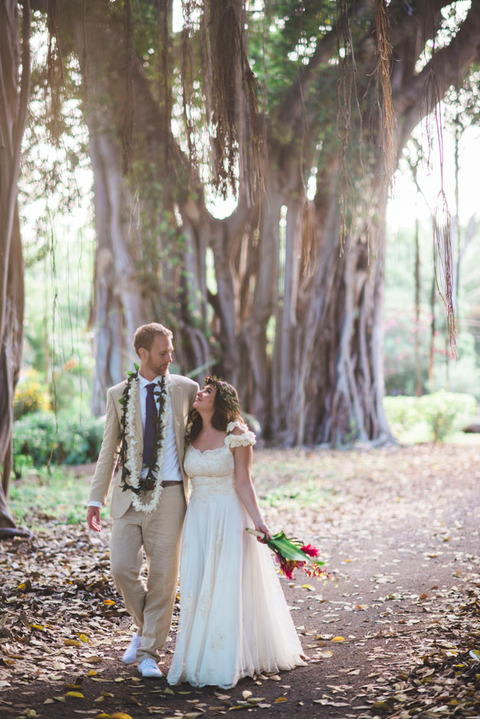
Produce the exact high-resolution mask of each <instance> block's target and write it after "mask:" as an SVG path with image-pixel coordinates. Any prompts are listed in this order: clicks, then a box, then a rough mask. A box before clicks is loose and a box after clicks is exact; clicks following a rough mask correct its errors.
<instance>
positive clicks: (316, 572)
mask: <svg viewBox="0 0 480 719" xmlns="http://www.w3.org/2000/svg"><path fill="white" fill-rule="evenodd" d="M247 532H249V533H250V534H253V535H254V536H255V537H258V538H259V539H260V540H261V541H262V542H264V543H265V544H266V545H267V547H270V549H271V550H272V552H273V553H274V554H275V559H276V561H277V563H278V564H279V565H280V571H281V573H282V574H283V575H285V577H287V578H288V579H293V571H294V570H295V569H303V571H304V572H305V573H306V574H308V576H309V577H322V576H326V574H327V572H326V571H325V569H322V567H323V565H324V564H325V562H322V560H321V559H317V557H318V555H319V554H320V552H319V550H318V549H317V548H316V547H313V546H312V545H311V544H304V545H303V546H300V545H301V542H298V543H297V540H293V539H287V537H286V536H285V532H278V534H272V536H271V537H270V538H269V539H268V538H267V537H266V536H265V534H263V532H257V531H256V530H255V529H250V528H249V527H247Z"/></svg>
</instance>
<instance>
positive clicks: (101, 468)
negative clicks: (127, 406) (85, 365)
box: [87, 389, 120, 532]
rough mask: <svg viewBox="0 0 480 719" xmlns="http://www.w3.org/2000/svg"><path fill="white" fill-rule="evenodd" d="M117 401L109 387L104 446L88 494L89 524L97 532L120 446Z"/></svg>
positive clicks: (99, 527)
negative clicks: (101, 509) (101, 508)
mask: <svg viewBox="0 0 480 719" xmlns="http://www.w3.org/2000/svg"><path fill="white" fill-rule="evenodd" d="M116 402H117V403H118V400H116V399H115V397H114V394H113V393H112V390H111V389H109V390H108V392H107V411H106V419H105V430H104V432H103V440H102V447H101V449H100V454H99V455H98V460H97V465H96V467H95V473H94V475H93V479H92V484H91V487H90V493H89V496H88V509H87V524H88V526H89V527H90V529H93V530H95V531H97V532H98V531H100V529H101V526H100V507H101V506H103V505H104V504H105V500H106V497H107V494H108V489H109V487H110V482H111V481H112V477H113V473H114V471H115V467H116V464H117V459H118V451H119V448H120V421H119V415H118V412H117V408H116V404H115V403H116Z"/></svg>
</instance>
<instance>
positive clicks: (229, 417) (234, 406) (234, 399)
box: [185, 376, 242, 444]
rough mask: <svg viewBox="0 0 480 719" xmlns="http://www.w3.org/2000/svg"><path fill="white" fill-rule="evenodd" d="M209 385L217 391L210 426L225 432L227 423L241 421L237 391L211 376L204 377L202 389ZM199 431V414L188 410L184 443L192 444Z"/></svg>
mask: <svg viewBox="0 0 480 719" xmlns="http://www.w3.org/2000/svg"><path fill="white" fill-rule="evenodd" d="M209 385H210V386H212V387H215V389H216V390H217V391H216V393H215V399H214V405H213V406H214V410H213V415H212V425H213V426H214V427H215V429H218V430H220V431H222V432H225V431H226V429H227V426H228V424H229V422H237V421H242V416H241V414H240V401H239V399H238V393H237V390H236V389H235V387H234V386H233V385H231V384H228V382H225V381H224V380H221V379H217V378H216V377H212V376H210V377H205V379H204V381H203V386H204V387H208V386H209ZM201 429H202V418H201V416H200V414H199V413H198V412H197V410H196V409H192V410H190V413H189V415H188V419H187V433H186V435H185V440H186V442H187V443H188V444H192V442H194V441H195V440H196V438H197V437H198V435H199V434H200V430H201Z"/></svg>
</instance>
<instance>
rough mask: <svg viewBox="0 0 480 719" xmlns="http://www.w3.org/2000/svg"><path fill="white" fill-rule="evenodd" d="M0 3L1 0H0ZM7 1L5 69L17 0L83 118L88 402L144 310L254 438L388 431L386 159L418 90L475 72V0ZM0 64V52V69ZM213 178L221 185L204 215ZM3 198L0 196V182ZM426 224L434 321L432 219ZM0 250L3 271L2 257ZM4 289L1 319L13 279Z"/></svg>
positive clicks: (410, 122) (373, 438)
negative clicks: (91, 200) (229, 402)
mask: <svg viewBox="0 0 480 719" xmlns="http://www.w3.org/2000/svg"><path fill="white" fill-rule="evenodd" d="M0 5H1V6H2V8H3V9H2V12H5V11H7V10H10V11H11V12H13V13H15V12H16V11H18V8H16V6H17V3H16V2H13V0H10V1H9V0H1V2H0ZM19 5H20V7H21V10H22V12H21V15H22V19H23V24H22V26H23V28H24V35H23V39H21V38H20V35H19V32H20V30H19V29H18V27H16V26H15V25H14V24H9V25H8V26H7V25H6V24H5V23H4V25H5V27H4V28H2V33H5V32H7V33H9V38H10V40H9V41H10V44H11V46H12V48H13V54H12V58H13V60H12V61H11V62H12V64H11V67H10V74H11V73H12V71H13V74H14V75H15V76H16V73H17V71H18V67H19V60H18V53H19V48H20V46H23V47H24V50H25V49H26V48H27V46H28V32H27V33H26V34H25V28H26V27H27V25H28V17H29V16H30V13H31V11H32V10H33V11H34V20H35V23H37V24H39V25H41V24H42V23H46V25H47V28H46V31H45V37H46V38H48V42H49V43H50V47H49V53H48V62H49V63H50V64H51V66H52V67H54V68H55V64H56V67H57V72H53V73H47V75H46V76H47V77H49V78H50V80H51V87H50V92H51V93H52V98H54V99H55V102H52V108H53V110H54V111H55V112H57V113H60V114H61V112H62V98H63V96H64V95H65V94H66V93H67V90H66V89H65V88H66V86H67V85H68V86H69V87H70V88H71V86H72V84H74V85H75V92H76V93H77V95H78V97H79V98H80V102H81V108H82V114H83V118H84V122H85V124H86V126H87V127H88V133H89V154H90V159H91V165H92V169H93V173H94V195H95V218H96V233H97V252H96V262H95V279H94V282H95V291H94V306H93V307H92V326H93V328H94V332H95V347H94V351H95V359H96V369H95V378H94V392H93V397H94V399H93V409H94V411H95V412H96V413H98V414H101V413H102V411H103V409H104V404H103V402H104V400H103V397H104V391H105V388H106V387H107V386H108V385H110V384H112V383H114V382H117V381H119V380H120V379H121V378H122V377H123V374H124V371H125V368H126V366H127V365H128V362H129V353H130V346H131V336H132V333H133V331H134V329H135V327H136V326H137V325H139V324H141V323H143V322H146V321H150V320H153V319H156V320H159V321H163V322H164V323H165V324H167V325H169V326H171V327H172V329H173V330H174V333H175V347H176V352H177V355H176V361H177V363H178V365H179V367H180V369H181V371H182V372H189V373H191V374H193V375H197V376H199V377H201V376H203V373H205V370H207V369H208V372H207V373H210V372H215V373H216V374H217V375H221V376H224V377H225V378H227V379H228V380H229V381H231V382H232V383H233V384H235V385H236V386H237V387H238V388H239V390H240V394H241V399H242V403H243V406H244V408H245V410H246V411H248V412H250V413H251V414H252V415H254V416H255V417H256V418H257V419H258V421H259V423H260V425H261V428H262V434H263V437H264V438H265V439H266V440H272V441H275V442H277V443H281V444H282V445H283V446H292V445H298V444H309V445H318V444H329V445H334V446H336V445H338V444H341V443H344V442H348V441H352V440H360V441H368V442H371V443H381V442H383V441H386V440H388V439H389V437H390V434H389V428H388V425H387V422H386V418H385V415H384V411H383V407H382V397H383V387H384V383H383V368H382V307H383V293H384V258H385V242H386V207H387V201H388V196H389V191H390V188H391V181H392V175H393V173H394V171H395V168H396V166H397V162H398V159H399V157H400V156H401V153H402V150H403V148H404V147H405V145H406V143H407V141H408V139H409V138H410V136H411V133H412V131H413V130H414V128H415V127H416V126H417V125H418V124H419V123H420V122H422V121H424V122H425V121H426V120H427V119H430V126H435V125H437V126H438V122H435V121H434V122H433V123H432V117H434V116H435V113H437V118H436V119H437V120H438V113H439V112H440V110H439V103H440V102H441V101H442V99H443V98H444V97H445V96H446V95H447V93H448V92H449V89H450V88H451V87H452V86H456V87H457V88H459V87H461V85H462V83H463V82H465V81H466V80H467V79H471V77H472V73H473V72H475V69H476V64H477V63H478V60H479V48H480V0H472V1H471V2H461V3H460V2H456V3H455V2H445V1H442V0H411V1H410V2H408V3H406V2H404V1H403V0H391V1H390V2H385V0H355V1H353V0H309V1H308V2H307V1H306V0H300V1H299V0H273V1H269V2H260V3H259V2H248V1H247V0H205V1H200V0H183V2H182V3H181V7H182V17H181V22H179V18H178V11H179V8H180V3H175V4H174V6H173V7H172V3H171V2H170V1H169V0H31V8H30V3H29V2H27V0H25V2H24V3H22V4H19ZM2 22H4V21H3V20H2ZM46 41H47V40H46ZM3 47H4V43H3V35H2V53H3V52H4V50H3ZM15 63H16V64H15ZM6 67H7V66H6V65H5V64H4V60H3V55H2V66H1V72H2V77H3V76H4V75H5V71H6ZM58 68H61V71H59V69H58ZM23 72H25V66H23ZM67 75H69V83H67V82H66V79H65V77H66V76H67ZM26 81H27V78H24V79H22V82H20V81H19V80H18V77H17V85H16V87H15V88H14V91H15V93H16V94H14V95H13V96H11V97H8V98H7V99H6V100H5V99H4V100H3V103H4V104H5V102H6V106H7V107H8V108H9V109H10V110H11V109H12V107H13V106H14V105H15V103H16V105H15V107H16V106H17V105H21V99H20V98H21V96H20V88H21V92H23V93H25V92H27V89H26V86H25V85H24V83H26ZM2 87H3V86H2ZM2 106H3V105H2ZM465 111H468V103H467V106H466V108H465ZM3 121H4V119H3V116H2V122H3ZM2 131H3V127H2ZM20 131H21V123H20V125H18V129H17V130H16V132H17V133H19V132H20ZM9 137H10V135H9V136H8V138H9ZM4 142H5V141H4ZM2 152H3V153H4V152H5V149H2ZM1 168H2V169H1V172H2V176H1V177H0V179H1V181H2V188H1V189H2V192H3V188H4V186H5V179H4V178H5V175H4V172H5V170H4V164H2V165H1ZM7 171H8V172H10V170H9V169H7ZM11 172H12V173H13V174H12V175H11V183H13V186H15V185H16V179H17V178H16V174H15V172H17V171H15V169H14V168H12V170H11ZM219 197H220V198H222V197H223V198H226V199H227V200H228V201H229V202H228V203H227V205H228V211H226V212H224V213H223V215H222V214H221V213H220V212H219V205H218V201H217V200H218V198H219ZM439 197H440V198H441V199H442V198H443V195H442V188H441V186H440V187H439ZM2 198H3V195H2ZM2 201H3V199H2ZM8 202H9V209H10V214H12V216H14V215H15V211H14V208H15V196H14V194H13V195H12V193H10V195H9V196H8ZM441 209H442V211H443V216H444V218H445V217H447V218H448V208H446V207H445V206H442V208H441ZM406 212H408V208H406ZM0 222H2V223H3V222H4V220H3V216H2V218H0ZM10 225H11V227H10V230H9V231H10V232H11V233H12V232H13V233H15V232H17V233H18V226H17V225H16V224H15V222H11V223H10ZM444 225H448V221H446V222H445V223H444ZM12 236H13V235H12ZM1 241H2V252H3V249H4V247H13V246H14V245H15V243H13V242H11V241H9V242H6V240H5V233H4V230H3V224H2V240H1ZM435 241H436V243H437V248H438V253H439V256H440V258H441V260H442V262H441V263H440V267H441V269H442V273H440V274H441V277H439V285H440V289H441V290H442V295H443V298H444V301H445V307H446V313H447V320H448V323H449V327H450V330H451V333H452V337H453V335H454V328H453V325H454V318H453V313H452V306H451V302H450V299H449V298H450V294H451V292H450V290H451V287H450V284H451V278H450V276H449V272H450V269H451V268H450V264H449V263H450V261H451V256H450V249H449V243H448V237H447V233H446V232H445V227H443V228H442V226H440V222H439V223H438V225H437V233H436V238H435ZM8 256H9V255H8V254H5V253H3V254H2V262H3V270H2V272H3V274H2V276H3V277H4V278H6V276H7V273H6V270H5V267H6V265H5V257H8ZM12 262H14V263H15V262H17V264H16V265H15V268H12V269H11V270H10V272H11V273H15V272H16V273H18V272H20V269H19V268H20V266H21V265H20V264H18V263H21V260H20V259H18V258H17V259H16V260H11V261H10V264H11V263H12ZM9 276H10V275H9ZM12 281H13V282H15V279H14V275H13V274H12V275H11V279H10V280H9V282H10V284H8V282H7V280H6V279H5V280H4V284H3V288H4V292H3V295H2V306H1V308H2V318H3V319H2V325H1V327H2V332H3V334H2V348H3V347H4V346H5V347H6V348H7V349H6V350H5V351H6V352H7V350H8V347H12V348H13V347H14V346H15V342H16V341H17V340H18V337H21V331H20V330H19V332H20V334H17V335H15V338H16V339H14V338H13V336H12V334H9V332H10V333H11V332H12V330H10V329H7V330H5V322H6V313H7V305H8V302H6V299H5V298H6V297H7V294H6V291H5V288H6V287H7V286H8V287H10V288H11V287H12V286H13V285H12ZM19 286H20V285H16V287H19ZM11 291H12V290H11V289H10V292H11ZM14 301H15V302H16V303H17V304H16V307H17V310H16V313H17V321H19V322H20V324H21V304H22V301H23V300H22V299H21V297H19V296H18V297H17V296H16V297H15V300H14ZM7 324H8V322H7ZM2 356H3V355H2ZM11 356H12V360H11V367H10V368H9V370H8V372H7V373H5V372H4V374H3V375H2V376H1V377H0V381H1V382H2V387H5V388H7V387H8V397H7V399H5V400H3V402H4V404H5V409H3V406H2V412H4V414H2V426H3V422H4V419H3V418H4V417H6V416H8V412H7V410H8V411H9V412H10V414H11V409H8V408H11V397H12V392H13V387H14V383H15V377H16V372H18V366H19V355H18V352H17V354H15V353H13V355H11ZM2 361H3V360H2ZM2 371H4V370H3V365H2ZM5 391H6V389H5ZM5 427H6V430H5V432H4V435H2V437H3V442H4V443H3V445H2V446H0V451H1V454H0V459H1V458H3V460H4V466H5V468H6V469H7V470H8V471H9V469H10V468H9V465H8V461H6V459H5V458H6V457H7V456H8V450H7V447H8V442H9V437H10V434H11V424H9V425H8V426H7V425H5Z"/></svg>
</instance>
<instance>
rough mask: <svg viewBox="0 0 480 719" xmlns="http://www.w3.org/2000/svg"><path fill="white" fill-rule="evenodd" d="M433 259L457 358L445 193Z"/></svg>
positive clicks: (439, 209) (441, 195)
mask: <svg viewBox="0 0 480 719" xmlns="http://www.w3.org/2000/svg"><path fill="white" fill-rule="evenodd" d="M433 237H434V243H433V257H434V268H435V282H436V284H437V289H438V293H439V295H440V297H441V298H442V302H443V305H444V308H445V316H446V323H447V331H448V340H449V344H450V352H451V353H452V355H453V356H454V357H456V356H457V328H456V322H455V307H454V300H453V298H454V284H453V278H454V259H453V243H452V222H451V216H450V211H449V209H448V203H447V198H446V196H445V192H444V191H443V190H441V191H440V192H439V194H438V202H437V206H436V208H435V213H434V216H433Z"/></svg>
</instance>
